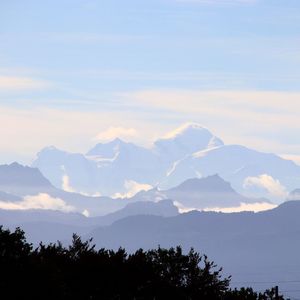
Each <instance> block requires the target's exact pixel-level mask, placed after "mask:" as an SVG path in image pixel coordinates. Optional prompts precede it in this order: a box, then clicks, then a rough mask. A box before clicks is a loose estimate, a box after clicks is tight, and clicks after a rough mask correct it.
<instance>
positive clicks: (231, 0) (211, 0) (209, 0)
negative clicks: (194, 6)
mask: <svg viewBox="0 0 300 300" xmlns="http://www.w3.org/2000/svg"><path fill="white" fill-rule="evenodd" d="M176 1H177V2H182V3H200V4H221V5H224V4H231V5H233V4H252V3H256V2H257V0H176Z"/></svg>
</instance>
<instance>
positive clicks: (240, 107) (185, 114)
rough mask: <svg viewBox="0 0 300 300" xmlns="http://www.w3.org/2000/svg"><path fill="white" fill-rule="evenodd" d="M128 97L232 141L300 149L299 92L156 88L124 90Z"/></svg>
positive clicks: (270, 149)
mask: <svg viewBox="0 0 300 300" xmlns="http://www.w3.org/2000/svg"><path fill="white" fill-rule="evenodd" d="M123 97H124V98H125V99H126V100H127V101H131V102H132V103H135V104H136V105H139V106H142V107H144V108H145V107H146V108H147V109H149V110H150V109H152V110H153V109H155V110H156V111H158V112H157V114H164V115H165V116H166V117H169V119H170V121H173V122H174V120H177V124H176V125H175V126H177V125H178V123H179V120H181V121H183V122H184V121H186V120H194V121H196V122H199V123H201V124H204V125H205V126H206V127H208V128H209V129H210V130H212V131H213V132H214V133H216V135H217V136H220V137H221V138H222V139H223V140H224V141H225V142H226V144H243V145H245V146H248V147H251V148H254V149H255V148H256V149H257V150H261V151H266V152H275V153H288V154H289V153H297V152H299V151H300V145H299V143H295V136H296V134H297V132H298V131H299V130H300V121H299V116H298V113H297V112H298V111H299V110H300V102H299V98H300V93H299V92H280V91H255V90H185V89H178V90H176V89H171V90H167V89H156V90H155V89H152V90H140V91H136V92H132V93H124V94H123ZM170 116H171V117H170ZM166 117H165V119H166ZM184 119H185V120H184ZM236 124H238V126H236ZM167 125H169V124H167ZM172 127H173V128H174V124H173V126H172ZM172 127H171V126H169V129H170V130H172Z"/></svg>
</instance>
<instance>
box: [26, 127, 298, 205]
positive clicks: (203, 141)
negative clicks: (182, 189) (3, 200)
mask: <svg viewBox="0 0 300 300" xmlns="http://www.w3.org/2000/svg"><path fill="white" fill-rule="evenodd" d="M32 166H33V167H37V168H39V169H40V171H41V172H42V173H43V175H44V176H45V177H46V178H47V179H48V180H50V182H51V183H52V184H53V185H54V186H55V187H57V188H61V189H64V190H66V191H73V192H77V193H83V194H89V195H98V194H101V195H106V196H114V195H115V196H121V195H125V196H126V195H132V191H131V189H133V190H134V191H136V190H139V189H145V188H146V187H147V188H151V187H157V188H160V189H170V188H173V187H175V186H177V185H179V184H181V183H182V182H183V181H185V180H187V179H191V178H202V177H207V176H210V175H214V174H218V175H220V176H221V177H222V178H223V179H225V180H226V181H229V182H230V183H231V185H232V187H233V188H234V189H235V190H236V191H238V192H239V193H242V194H245V195H247V196H249V197H267V198H270V199H273V200H274V201H278V202H280V201H282V200H283V199H284V198H285V197H286V195H287V193H288V192H289V191H292V190H293V189H295V188H297V187H299V186H300V166H298V165H296V164H295V163H294V162H292V161H289V160H285V159H283V158H281V157H279V156H277V155H275V154H271V153H262V152H258V151H255V150H252V149H249V148H246V147H243V146H239V145H225V144H224V143H223V142H222V140H221V139H220V138H218V137H216V136H214V135H213V134H212V133H211V132H210V131H209V130H208V129H206V128H204V127H202V126H200V125H198V124H194V123H191V124H187V125H185V126H183V127H182V128H180V129H178V130H175V131H174V132H173V133H172V134H169V135H168V136H166V137H164V138H162V139H159V140H157V141H155V142H154V144H153V146H152V148H149V149H147V148H143V147H140V146H137V145H135V144H132V143H126V142H124V141H122V140H120V139H115V140H113V141H111V142H109V143H104V144H103V143H99V144H97V145H96V146H95V147H94V148H92V149H91V150H89V151H88V152H87V153H86V154H78V153H69V152H65V151H62V150H59V149H57V148H55V147H48V148H45V149H43V150H41V151H40V152H39V153H38V154H37V158H36V159H35V161H34V162H33V164H32Z"/></svg>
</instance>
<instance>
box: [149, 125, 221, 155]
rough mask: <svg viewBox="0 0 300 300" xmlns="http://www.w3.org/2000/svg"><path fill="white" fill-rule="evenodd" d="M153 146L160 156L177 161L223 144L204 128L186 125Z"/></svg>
mask: <svg viewBox="0 0 300 300" xmlns="http://www.w3.org/2000/svg"><path fill="white" fill-rule="evenodd" d="M154 145H155V148H156V149H157V151H158V152H159V153H160V154H163V155H165V156H167V157H170V158H172V159H175V160H177V159H181V158H182V157H184V156H185V155H190V154H192V153H195V152H198V151H202V150H205V149H210V148H214V147H219V146H223V145H224V143H223V142H222V140H220V139H219V138H218V137H216V136H214V135H213V134H212V133H211V132H210V131H209V130H208V129H207V128H205V127H204V126H202V125H200V124H198V123H186V124H184V125H182V126H180V127H179V128H177V129H175V130H174V131H172V132H169V133H168V134H167V135H165V136H164V137H163V138H161V139H159V140H157V141H156V142H155V143H154Z"/></svg>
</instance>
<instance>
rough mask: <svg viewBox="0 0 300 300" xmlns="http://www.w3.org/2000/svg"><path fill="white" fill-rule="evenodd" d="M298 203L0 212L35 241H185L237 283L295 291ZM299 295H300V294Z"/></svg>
mask: <svg viewBox="0 0 300 300" xmlns="http://www.w3.org/2000/svg"><path fill="white" fill-rule="evenodd" d="M299 215H300V201H289V202H285V203H283V204H281V205H280V206H278V207H277V208H275V209H272V210H269V211H264V212H259V213H253V212H240V213H228V214H225V213H216V212H199V211H191V212H188V213H183V214H178V211H177V209H176V207H175V206H174V205H173V203H172V201H170V200H161V201H159V202H157V203H156V202H143V201H142V202H136V203H131V204H128V205H127V206H126V207H125V208H123V209H121V210H119V211H117V212H115V213H112V214H109V215H107V216H102V217H94V218H87V217H85V216H83V215H81V214H76V213H62V212H57V211H45V210H42V211H39V210H31V211H26V212H25V211H20V210H18V211H15V210H14V211H13V210H9V211H8V210H0V219H1V222H2V224H4V225H5V226H6V227H7V226H9V227H10V228H12V229H13V228H14V227H16V226H21V227H22V228H23V229H24V230H25V231H26V234H27V237H28V239H29V241H31V242H34V243H35V245H37V244H38V242H39V241H41V240H42V241H44V242H46V243H49V242H55V241H56V240H58V239H59V240H61V241H63V242H64V243H67V242H69V241H70V238H71V235H72V233H74V232H76V233H78V234H80V235H82V236H83V238H84V239H87V238H90V237H93V242H94V243H95V244H96V246H97V248H100V247H106V248H109V249H110V248H113V249H117V248H119V247H120V246H122V247H125V248H126V250H127V251H129V252H132V251H135V250H137V249H139V248H143V249H149V248H154V247H157V246H158V245H160V246H161V247H171V246H176V245H181V246H182V247H183V249H184V251H188V250H189V248H190V247H193V248H195V249H196V250H197V251H199V252H200V253H205V254H207V255H208V256H209V258H210V259H211V260H214V261H216V262H217V264H218V265H219V266H223V267H224V270H225V272H226V274H231V275H232V276H233V280H232V284H233V285H234V286H245V285H251V286H253V287H254V288H255V289H262V288H267V287H269V286H270V285H279V284H280V288H281V289H282V290H295V289H296V285H297V282H299V281H300V273H299V268H300V262H299V259H298V255H299V251H300V230H299V228H300V219H299ZM298 294H299V293H298Z"/></svg>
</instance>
